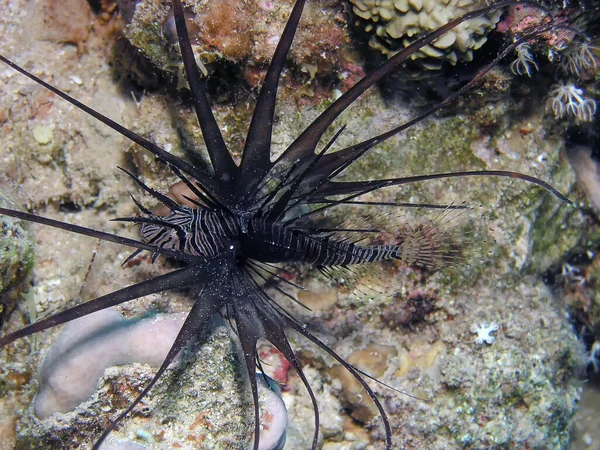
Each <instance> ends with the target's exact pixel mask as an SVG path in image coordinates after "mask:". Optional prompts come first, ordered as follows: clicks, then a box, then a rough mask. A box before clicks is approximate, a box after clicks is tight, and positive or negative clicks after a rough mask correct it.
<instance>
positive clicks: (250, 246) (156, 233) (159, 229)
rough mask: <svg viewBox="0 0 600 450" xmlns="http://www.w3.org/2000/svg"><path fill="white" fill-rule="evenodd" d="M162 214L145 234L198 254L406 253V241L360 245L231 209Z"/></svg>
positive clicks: (297, 258) (348, 256)
mask: <svg viewBox="0 0 600 450" xmlns="http://www.w3.org/2000/svg"><path fill="white" fill-rule="evenodd" d="M160 219H161V222H163V223H164V224H165V225H159V224H155V223H143V224H142V226H141V235H142V238H143V240H144V241H145V242H147V243H149V244H153V245H157V246H160V247H163V248H166V249H170V250H178V251H181V252H184V253H187V254H189V255H194V256H205V257H213V256H216V255H218V254H220V253H223V252H225V251H226V250H228V249H231V246H233V247H234V248H237V249H239V253H240V254H243V255H244V257H245V258H249V259H255V260H258V261H264V262H284V261H294V262H304V263H310V264H314V265H317V266H325V267H327V266H347V265H352V264H363V263H368V262H374V261H382V260H390V259H402V252H401V250H402V246H401V244H398V245H374V246H359V245H355V244H352V243H346V242H339V241H336V240H335V239H334V238H332V236H331V235H324V234H322V233H320V234H319V233H318V234H309V233H307V232H303V231H301V230H299V229H297V228H294V227H293V226H290V225H285V223H284V222H282V221H273V220H269V219H267V218H264V217H254V218H250V219H247V220H246V219H244V218H243V217H242V216H237V215H233V214H231V213H230V212H228V211H225V210H218V209H201V208H187V207H181V209H180V210H175V211H171V212H170V213H169V214H168V215H167V216H165V217H161V218H160ZM167 224H168V225H167Z"/></svg>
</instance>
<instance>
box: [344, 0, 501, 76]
mask: <svg viewBox="0 0 600 450" xmlns="http://www.w3.org/2000/svg"><path fill="white" fill-rule="evenodd" d="M350 2H351V3H352V4H353V5H354V6H353V8H352V10H353V12H354V14H355V15H356V16H357V18H358V20H357V25H360V26H362V27H363V28H364V30H365V31H366V32H367V33H370V34H371V39H370V40H369V45H370V46H371V47H373V48H375V49H377V50H379V51H381V52H382V53H384V54H386V55H392V54H394V52H396V51H398V50H400V49H402V48H404V47H406V46H408V45H409V44H410V43H412V42H413V41H415V40H416V39H418V38H419V37H421V36H422V35H424V34H426V33H428V32H430V31H432V30H434V29H436V28H438V27H439V26H441V25H444V24H446V23H447V22H449V21H450V20H452V19H454V18H456V17H459V16H461V15H463V14H465V13H467V12H469V11H472V10H474V9H477V8H480V7H482V6H485V5H484V2H483V1H481V0H395V1H392V0H350ZM499 18H500V12H499V11H497V12H495V13H493V14H492V15H491V16H489V17H478V18H475V19H471V20H468V21H466V22H464V23H462V24H460V25H458V26H457V27H456V28H454V29H453V30H452V31H449V32H448V33H446V34H444V35H443V36H441V37H440V38H439V39H437V40H436V41H434V42H433V43H432V44H431V45H426V46H425V47H423V48H422V49H421V51H419V52H417V53H415V54H414V55H412V59H423V58H426V60H424V62H423V66H424V67H427V68H429V69H439V68H440V67H441V65H442V62H443V61H448V62H449V63H450V64H452V65H454V64H456V63H457V61H471V60H472V59H473V50H477V49H478V48H479V47H481V46H482V45H483V44H484V43H485V41H486V36H487V34H488V32H489V31H491V30H492V29H494V27H495V25H496V23H497V22H498V20H499Z"/></svg>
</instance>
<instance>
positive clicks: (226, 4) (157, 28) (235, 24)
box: [123, 0, 349, 86]
mask: <svg viewBox="0 0 600 450" xmlns="http://www.w3.org/2000/svg"><path fill="white" fill-rule="evenodd" d="M123 3H125V2H123ZM186 4H187V12H188V14H189V15H188V28H190V29H191V38H192V41H193V47H194V51H195V53H196V55H197V59H198V60H199V61H201V62H203V63H204V64H206V65H208V66H210V64H212V63H214V62H216V61H223V60H225V61H229V62H233V63H236V64H238V65H240V66H241V67H243V68H244V71H245V72H246V77H245V78H246V80H248V81H249V82H251V84H252V85H253V86H258V80H260V79H261V78H262V75H264V70H265V68H264V66H265V64H267V63H268V62H269V61H270V59H271V56H272V54H273V52H274V50H275V46H276V44H277V41H278V38H279V35H280V34H281V32H282V30H283V26H284V24H285V21H286V20H287V17H288V15H289V13H290V11H291V1H277V2H274V1H253V2H240V1H238V0H224V1H220V2H205V1H191V0H190V1H188V2H186ZM127 6H128V7H129V8H130V5H129V4H128V5H127ZM340 14H341V8H340V5H339V4H338V3H337V2H333V3H332V2H322V3H314V2H309V3H308V4H307V5H306V8H305V15H304V17H303V20H302V23H301V27H300V29H299V30H298V33H297V34H296V38H295V42H296V45H294V47H293V48H292V50H291V54H290V58H291V59H292V61H293V62H294V65H295V66H297V67H298V68H300V70H302V71H304V72H306V73H309V74H310V76H311V78H312V77H313V76H314V75H315V74H316V73H326V74H330V73H331V72H333V71H334V70H335V69H339V67H340V65H341V61H342V59H343V58H342V53H341V52H340V51H339V50H340V48H341V47H345V46H347V45H348V42H349V39H348V35H347V31H346V29H345V28H344V23H343V21H342V20H341V18H340ZM173 31H174V23H173V16H172V14H171V13H170V12H169V7H168V6H166V5H165V4H164V2H161V1H158V0H152V1H145V2H139V3H137V5H136V6H135V10H134V13H133V15H132V16H131V20H130V23H128V25H127V26H126V28H125V32H124V35H125V37H126V38H127V39H128V40H129V42H130V43H131V44H132V45H133V46H134V47H136V48H137V49H139V50H140V51H141V52H142V53H143V54H144V55H145V56H146V57H147V58H148V59H150V61H152V63H154V65H156V66H157V67H158V68H159V69H161V70H163V71H166V72H169V73H171V74H174V75H177V74H178V73H179V71H180V57H179V52H178V50H177V49H176V47H175V46H173V45H172V44H173V43H174V42H176V39H174V36H175V35H174V33H173ZM256 71H259V72H260V74H255V73H254V72H256ZM255 78H256V79H255ZM253 79H255V80H254V81H253V82H252V81H251V80H253Z"/></svg>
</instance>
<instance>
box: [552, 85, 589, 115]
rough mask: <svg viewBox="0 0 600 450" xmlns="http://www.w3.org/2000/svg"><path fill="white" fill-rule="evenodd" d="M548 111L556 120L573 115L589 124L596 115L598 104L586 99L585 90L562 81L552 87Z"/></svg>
mask: <svg viewBox="0 0 600 450" xmlns="http://www.w3.org/2000/svg"><path fill="white" fill-rule="evenodd" d="M546 109H547V110H549V111H552V113H553V114H554V117H555V118H556V119H562V118H563V117H564V116H565V115H571V116H573V117H576V118H577V119H579V120H581V121H583V122H589V121H591V120H592V116H593V115H594V114H595V113H596V102H595V101H594V100H592V99H590V98H585V97H584V96H583V89H580V88H578V87H577V86H575V85H574V84H573V82H571V81H567V82H564V81H560V82H559V83H558V84H555V85H554V86H552V89H551V90H550V97H549V98H548V101H547V102H546Z"/></svg>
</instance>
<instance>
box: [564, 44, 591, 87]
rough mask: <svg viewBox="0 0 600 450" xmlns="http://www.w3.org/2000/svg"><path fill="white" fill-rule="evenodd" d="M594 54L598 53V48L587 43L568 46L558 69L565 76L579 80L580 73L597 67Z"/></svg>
mask: <svg viewBox="0 0 600 450" xmlns="http://www.w3.org/2000/svg"><path fill="white" fill-rule="evenodd" d="M596 53H600V47H599V46H598V45H596V44H594V43H592V42H589V41H586V42H582V43H581V44H579V45H574V46H570V47H569V49H568V50H567V51H566V53H565V54H564V56H563V58H562V61H561V63H560V68H561V70H562V71H563V72H565V73H567V74H569V73H571V74H573V75H576V76H577V77H580V78H581V74H582V72H586V71H588V70H592V69H596V68H597V67H598V63H597V61H596Z"/></svg>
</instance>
